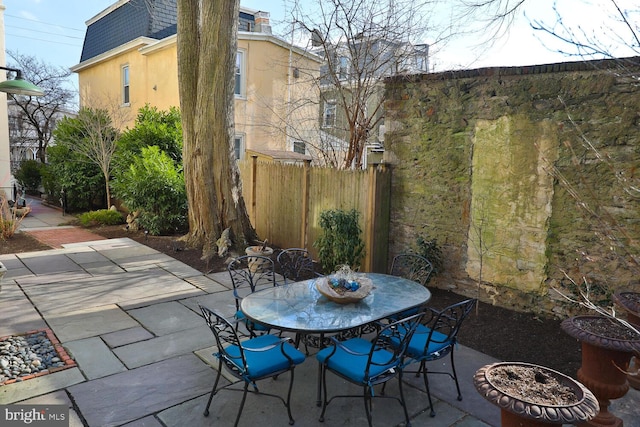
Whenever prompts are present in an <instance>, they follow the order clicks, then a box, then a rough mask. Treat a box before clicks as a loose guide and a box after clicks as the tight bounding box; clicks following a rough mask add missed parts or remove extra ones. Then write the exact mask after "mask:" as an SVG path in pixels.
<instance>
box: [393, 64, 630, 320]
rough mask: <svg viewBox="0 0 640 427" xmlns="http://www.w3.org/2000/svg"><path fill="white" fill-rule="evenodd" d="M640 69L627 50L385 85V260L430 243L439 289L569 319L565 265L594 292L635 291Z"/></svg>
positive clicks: (603, 295)
mask: <svg viewBox="0 0 640 427" xmlns="http://www.w3.org/2000/svg"><path fill="white" fill-rule="evenodd" d="M638 76H640V66H639V62H638V59H637V58H631V59H627V60H625V61H622V62H621V61H598V62H590V63H564V64H554V65H549V66H537V67H509V68H488V69H479V70H469V71H460V72H450V73H439V74H426V75H421V76H413V77H410V78H407V77H398V78H393V79H390V80H388V81H387V87H386V99H387V102H386V104H385V108H386V127H387V132H386V135H385V150H386V152H385V162H389V163H391V164H392V165H393V184H392V208H391V209H392V213H391V233H390V236H391V237H390V251H391V255H394V254H396V253H398V252H401V251H403V250H405V249H406V248H408V247H415V246H416V237H417V236H418V235H420V234H421V235H423V236H425V237H429V238H432V239H433V238H435V239H437V241H438V243H439V244H440V245H441V246H442V248H443V252H444V261H445V272H444V273H443V274H441V275H440V276H439V277H438V278H437V279H436V280H435V283H434V284H435V285H436V286H439V287H446V288H451V289H456V290H457V292H461V293H463V294H466V295H469V296H477V297H479V298H481V299H483V300H485V301H489V302H492V303H494V304H498V305H502V306H507V307H511V308H516V309H523V310H530V311H543V312H554V313H556V314H566V312H565V311H564V310H566V309H567V306H566V305H565V304H564V303H563V301H564V300H562V299H561V298H559V297H558V295H557V294H556V293H555V292H553V290H552V288H559V289H563V290H565V291H571V286H569V287H566V285H567V284H569V285H570V283H569V282H570V281H569V280H568V279H567V277H566V276H565V273H566V274H567V275H568V277H571V278H572V279H573V280H575V281H576V282H581V280H582V279H581V278H582V277H586V278H587V280H588V281H589V282H590V283H591V284H592V290H593V291H594V292H595V294H594V295H593V298H594V299H602V298H604V299H606V298H607V297H609V296H610V294H611V292H613V290H615V289H617V288H627V289H628V288H631V289H636V290H639V289H638V288H639V285H638V283H639V280H638V268H637V264H634V263H633V255H636V259H637V254H638V247H639V246H640V245H639V243H638V242H639V239H640V190H638V188H639V187H640V186H639V184H640V182H639V181H640V179H639V178H638V177H637V175H638V173H640V172H638V168H639V167H640V89H639V88H638V85H639V84H640V82H639V81H638ZM585 208H586V209H585Z"/></svg>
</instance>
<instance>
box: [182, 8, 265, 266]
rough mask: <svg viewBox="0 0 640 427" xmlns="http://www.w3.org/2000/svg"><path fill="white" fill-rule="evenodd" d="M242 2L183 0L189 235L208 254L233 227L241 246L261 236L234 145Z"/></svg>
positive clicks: (184, 152)
mask: <svg viewBox="0 0 640 427" xmlns="http://www.w3.org/2000/svg"><path fill="white" fill-rule="evenodd" d="M238 8H239V2H238V1H237V0H208V1H199V0H178V81H179V93H180V108H181V112H182V129H183V164H184V177H185V185H186V192H187V199H188V204H189V214H188V215H189V234H188V236H187V238H186V240H187V242H188V243H189V244H190V245H193V246H202V248H203V256H204V257H209V256H212V254H213V253H214V252H215V241H216V240H217V239H218V237H220V235H221V234H222V231H223V230H224V229H225V228H230V229H231V236H232V239H233V242H234V245H235V246H236V247H237V248H240V247H243V246H245V245H246V244H247V243H253V241H254V240H256V239H257V235H256V232H255V230H254V228H253V226H252V225H251V223H250V221H249V216H248V214H247V210H246V207H245V203H244V199H243V198H242V186H241V182H240V172H239V170H238V167H237V165H236V160H235V156H234V154H233V149H232V147H233V145H232V141H233V137H234V118H233V111H234V109H233V103H234V67H235V57H236V50H237V39H236V32H237V26H238V13H239V11H238Z"/></svg>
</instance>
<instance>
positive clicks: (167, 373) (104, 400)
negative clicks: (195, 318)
mask: <svg viewBox="0 0 640 427" xmlns="http://www.w3.org/2000/svg"><path fill="white" fill-rule="evenodd" d="M213 374H214V371H213V370H212V369H211V368H210V367H208V366H207V365H205V364H204V363H203V362H202V361H201V360H200V359H198V358H197V357H196V356H194V355H193V354H188V355H184V356H181V357H176V358H172V359H166V360H163V361H160V362H158V363H154V364H151V365H147V366H143V367H140V368H138V369H132V370H129V371H127V372H123V373H120V374H115V375H111V376H108V377H105V378H100V379H97V380H93V381H88V382H85V383H82V384H78V385H75V386H72V387H69V389H68V390H69V392H70V393H71V396H72V398H73V399H74V400H75V402H76V405H77V406H78V408H79V410H80V412H82V414H83V416H84V418H85V419H86V420H87V423H88V424H89V425H90V426H102V427H107V426H116V425H121V424H125V423H127V422H130V421H134V420H138V419H140V418H144V417H146V416H149V415H151V414H154V413H156V412H160V411H162V410H164V409H167V408H170V407H172V406H174V405H178V404H180V403H182V402H184V401H187V400H190V399H192V398H194V397H197V396H201V395H203V394H205V393H207V392H208V391H209V389H210V387H211V384H213V379H214V375H213ZM183 425H188V424H183Z"/></svg>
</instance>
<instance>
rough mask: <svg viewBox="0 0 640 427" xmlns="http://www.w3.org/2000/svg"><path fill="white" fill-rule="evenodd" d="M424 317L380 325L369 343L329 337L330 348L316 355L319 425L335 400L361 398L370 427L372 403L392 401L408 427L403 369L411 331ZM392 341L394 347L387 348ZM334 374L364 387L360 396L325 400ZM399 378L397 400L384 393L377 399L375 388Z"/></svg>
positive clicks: (359, 339) (357, 338)
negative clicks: (320, 393) (319, 380)
mask: <svg viewBox="0 0 640 427" xmlns="http://www.w3.org/2000/svg"><path fill="white" fill-rule="evenodd" d="M423 314H424V313H418V314H414V315H413V316H409V317H407V318H404V319H401V320H398V321H395V322H392V323H389V324H380V325H379V326H380V329H379V332H378V333H377V334H376V336H375V337H374V338H373V339H372V340H371V341H369V340H366V339H364V338H360V337H356V338H351V339H348V340H346V341H338V340H337V339H336V338H334V337H332V338H331V341H332V345H330V346H329V347H327V348H324V349H322V350H320V351H319V352H318V354H317V355H316V358H317V359H318V362H319V363H320V368H321V376H322V390H323V399H322V413H321V414H320V418H319V421H320V422H324V415H325V412H326V410H327V406H328V405H329V403H331V401H333V400H334V399H335V398H338V397H340V398H342V397H359V398H362V397H364V407H365V411H366V414H367V421H368V422H369V426H371V425H372V422H373V415H372V400H373V398H374V397H376V398H391V399H395V400H397V401H398V402H399V403H400V405H401V406H402V409H403V410H404V416H405V420H406V425H407V426H410V425H411V423H410V421H409V414H408V412H407V405H406V403H405V399H404V392H403V390H402V366H403V364H404V359H405V352H406V350H407V348H408V344H409V341H410V340H411V336H412V334H413V331H414V330H415V329H416V328H417V327H418V325H419V322H420V319H421V318H422V316H423ZM391 340H393V343H394V345H390V342H391ZM329 371H331V372H333V373H334V374H336V375H338V376H339V377H341V378H343V379H345V380H346V381H349V382H350V383H353V384H356V385H359V386H362V387H363V394H362V395H334V396H332V397H331V398H330V399H328V398H327V372H329ZM393 378H398V386H399V387H400V396H399V397H398V396H387V395H384V393H381V394H379V395H376V394H375V393H374V387H375V386H377V385H379V384H386V383H387V382H388V381H389V380H391V379H393Z"/></svg>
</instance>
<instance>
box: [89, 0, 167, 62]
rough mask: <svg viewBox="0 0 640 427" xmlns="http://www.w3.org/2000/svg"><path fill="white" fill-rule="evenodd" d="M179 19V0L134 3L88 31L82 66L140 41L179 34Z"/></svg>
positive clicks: (128, 4)
mask: <svg viewBox="0 0 640 427" xmlns="http://www.w3.org/2000/svg"><path fill="white" fill-rule="evenodd" d="M149 4H150V5H149ZM176 18H177V8H176V0H153V1H152V2H149V1H148V0H131V1H129V2H127V3H125V4H123V5H122V6H120V7H119V8H117V9H115V10H114V11H112V12H111V13H109V14H108V15H106V16H103V17H102V18H100V19H99V20H97V21H96V22H94V23H92V24H91V25H89V26H88V27H87V33H86V35H85V37H84V45H83V46H82V55H81V56H80V62H83V61H86V60H88V59H91V58H93V57H95V56H98V55H100V54H102V53H105V52H107V51H109V50H111V49H113V48H116V47H118V46H121V45H123V44H125V43H127V42H130V41H131V40H134V39H136V38H138V37H150V38H153V39H158V40H161V39H163V38H165V37H168V36H170V35H172V34H175V33H176Z"/></svg>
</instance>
